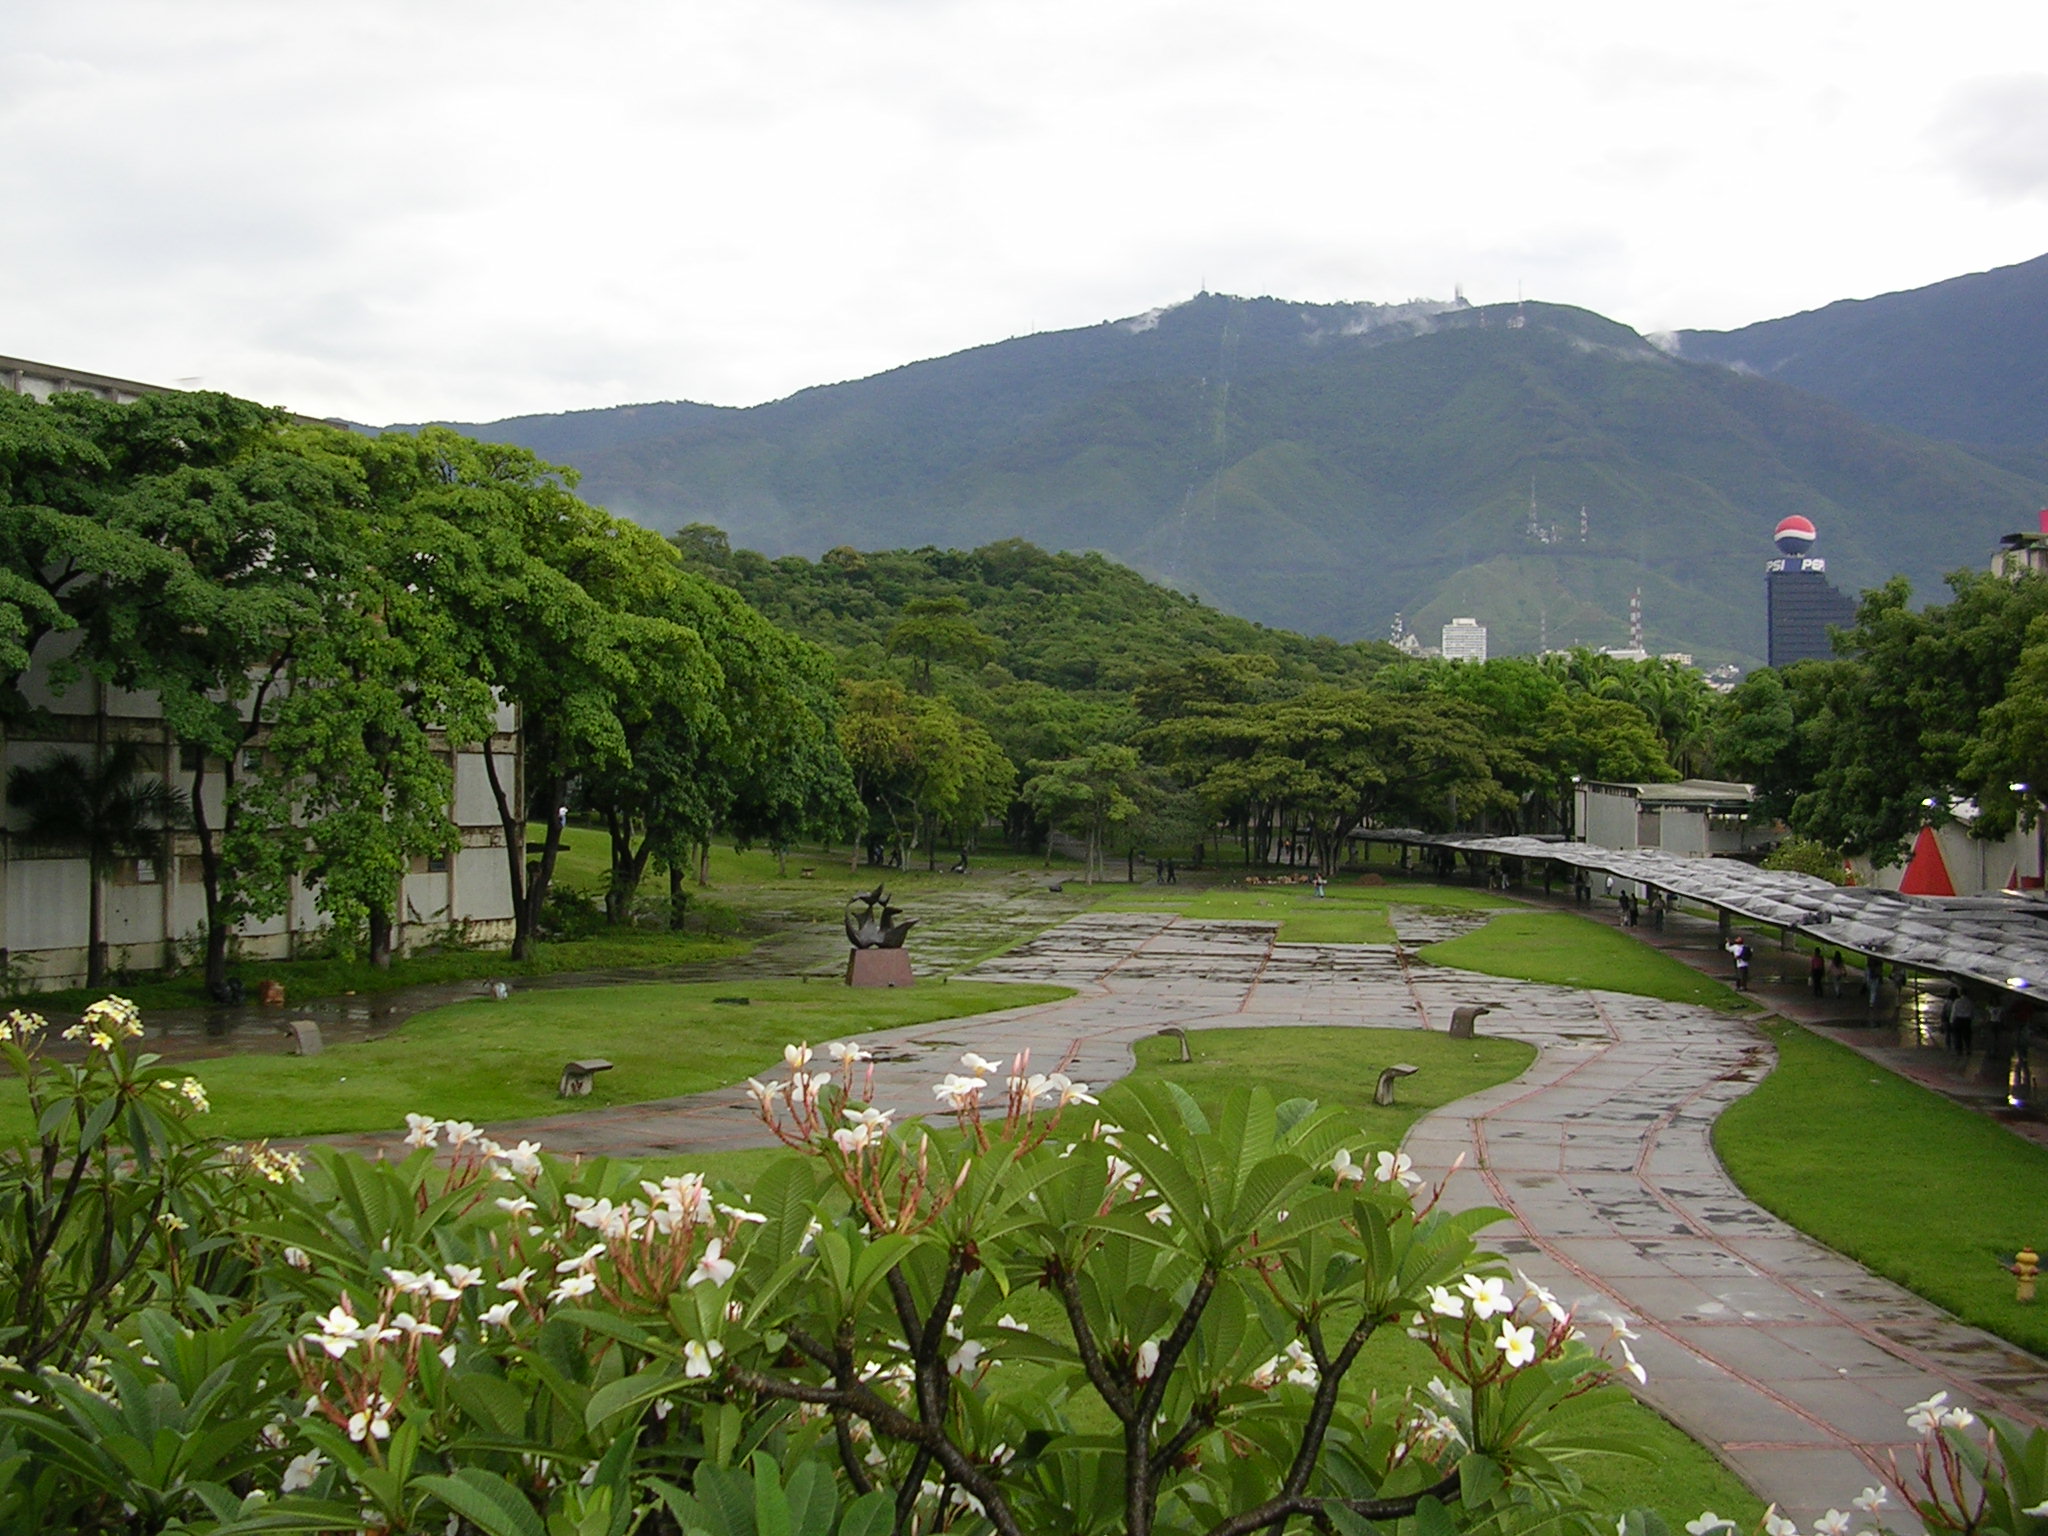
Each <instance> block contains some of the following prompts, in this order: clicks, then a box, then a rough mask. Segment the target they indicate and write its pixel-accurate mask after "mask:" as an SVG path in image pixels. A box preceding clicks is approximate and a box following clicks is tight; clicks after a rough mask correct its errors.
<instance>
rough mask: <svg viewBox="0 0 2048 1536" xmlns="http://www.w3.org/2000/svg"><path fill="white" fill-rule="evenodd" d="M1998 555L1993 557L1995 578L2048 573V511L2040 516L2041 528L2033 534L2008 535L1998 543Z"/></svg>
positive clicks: (1992, 568)
mask: <svg viewBox="0 0 2048 1536" xmlns="http://www.w3.org/2000/svg"><path fill="white" fill-rule="evenodd" d="M1998 543H1999V549H1998V553H1996V554H1995V555H1993V556H1992V557H1991V574H1992V575H1994V576H2021V575H2028V574H2032V575H2035V576H2039V575H2042V574H2044V573H2048V511H2044V512H2042V513H2041V515H2040V527H2039V528H2038V529H2037V530H2036V531H2034V532H2032V533H2008V534H2006V535H2005V536H2004V537H2002V538H2001V539H1999V541H1998Z"/></svg>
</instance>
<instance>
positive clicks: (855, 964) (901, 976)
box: [846, 949, 917, 987]
mask: <svg viewBox="0 0 2048 1536" xmlns="http://www.w3.org/2000/svg"><path fill="white" fill-rule="evenodd" d="M916 980H917V978H916V977H915V976H913V975H911V974H910V951H909V950H907V949H852V950H848V951H847V953H846V984H847V985H848V986H849V987H907V986H910V985H911V984H912V983H913V982H915V981H916Z"/></svg>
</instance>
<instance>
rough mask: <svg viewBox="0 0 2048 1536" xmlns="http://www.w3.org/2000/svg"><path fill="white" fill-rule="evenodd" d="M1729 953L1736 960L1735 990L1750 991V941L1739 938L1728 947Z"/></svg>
mask: <svg viewBox="0 0 2048 1536" xmlns="http://www.w3.org/2000/svg"><path fill="white" fill-rule="evenodd" d="M1728 953H1729V954H1730V955H1731V956H1733V957H1734V960H1735V990H1736V991H1738V992H1747V991H1748V990H1749V961H1750V951H1749V940H1747V939H1745V938H1742V937H1740V936H1738V937H1737V938H1736V940H1735V942H1734V943H1733V944H1730V945H1729V946H1728Z"/></svg>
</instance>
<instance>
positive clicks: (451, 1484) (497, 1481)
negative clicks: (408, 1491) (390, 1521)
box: [419, 1467, 547, 1536]
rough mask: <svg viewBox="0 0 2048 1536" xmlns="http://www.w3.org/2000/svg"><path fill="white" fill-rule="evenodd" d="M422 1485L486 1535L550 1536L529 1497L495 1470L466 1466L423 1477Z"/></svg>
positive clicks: (420, 1480)
mask: <svg viewBox="0 0 2048 1536" xmlns="http://www.w3.org/2000/svg"><path fill="white" fill-rule="evenodd" d="M419 1486H420V1487H422V1488H425V1489H426V1490H427V1491H428V1492H429V1493H431V1494H433V1495H434V1497H435V1498H437V1499H439V1500H440V1501H441V1502H442V1503H443V1504H446V1505H447V1506H448V1507H449V1508H450V1509H452V1510H454V1511H455V1513H457V1514H458V1515H460V1516H462V1518H463V1519H465V1520H467V1521H469V1522H470V1523H471V1524H472V1525H475V1526H478V1527H481V1528H482V1529H483V1530H484V1531H485V1532H486V1533H487V1536H547V1528H546V1527H545V1526H544V1525H542V1524H541V1519H540V1516H539V1515H538V1514H536V1513H534V1508H533V1505H532V1504H530V1503H528V1502H527V1499H526V1496H525V1495H524V1494H522V1493H521V1492H520V1491H519V1490H518V1489H517V1488H514V1487H513V1486H512V1485H511V1484H510V1483H508V1482H506V1481H505V1479H504V1478H502V1477H500V1476H498V1474H497V1473H495V1472H486V1471H484V1469H483V1468H481V1467H464V1468H462V1470H461V1471H459V1472H457V1473H456V1474H455V1475H454V1476H453V1477H422V1478H420V1479H419Z"/></svg>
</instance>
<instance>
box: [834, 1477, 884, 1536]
mask: <svg viewBox="0 0 2048 1536" xmlns="http://www.w3.org/2000/svg"><path fill="white" fill-rule="evenodd" d="M895 1524H896V1501H895V1500H894V1499H892V1498H891V1497H889V1495H888V1494H887V1493H885V1492H884V1491H883V1490H882V1489H880V1488H877V1489H875V1490H874V1491H873V1492H872V1493H864V1494H862V1495H861V1496H860V1497H859V1498H857V1499H855V1500H854V1501H853V1502H852V1503H851V1504H849V1505H847V1506H846V1513H845V1514H844V1515H842V1516H840V1518H839V1533H838V1536H884V1533H885V1532H886V1531H888V1530H890V1529H891V1528H892V1527H893V1526H894V1525H895Z"/></svg>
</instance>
